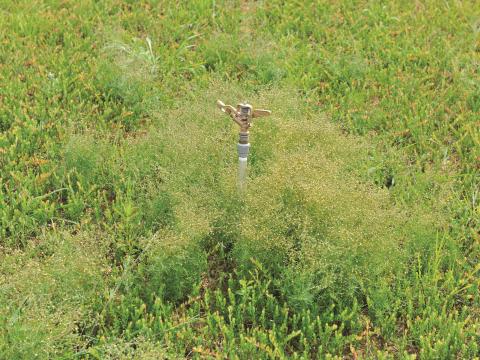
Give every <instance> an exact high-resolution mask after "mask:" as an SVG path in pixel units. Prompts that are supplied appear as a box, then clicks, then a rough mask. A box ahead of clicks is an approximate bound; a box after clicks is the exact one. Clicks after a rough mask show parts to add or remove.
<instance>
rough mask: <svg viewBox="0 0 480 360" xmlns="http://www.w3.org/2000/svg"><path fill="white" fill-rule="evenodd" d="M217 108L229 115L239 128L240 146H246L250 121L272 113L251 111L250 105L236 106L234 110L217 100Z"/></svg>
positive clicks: (259, 110)
mask: <svg viewBox="0 0 480 360" xmlns="http://www.w3.org/2000/svg"><path fill="white" fill-rule="evenodd" d="M217 106H218V107H219V108H220V110H222V111H223V112H225V113H227V114H228V115H230V117H231V118H232V119H233V121H235V122H236V123H237V124H238V126H240V139H239V141H238V142H239V143H240V144H248V129H249V128H250V127H251V126H252V119H253V118H259V117H263V116H268V115H270V114H271V113H272V112H271V111H270V110H263V109H253V106H252V105H250V104H246V103H245V104H238V105H237V108H236V109H235V108H234V107H233V106H232V105H225V104H224V103H223V102H222V101H220V100H217Z"/></svg>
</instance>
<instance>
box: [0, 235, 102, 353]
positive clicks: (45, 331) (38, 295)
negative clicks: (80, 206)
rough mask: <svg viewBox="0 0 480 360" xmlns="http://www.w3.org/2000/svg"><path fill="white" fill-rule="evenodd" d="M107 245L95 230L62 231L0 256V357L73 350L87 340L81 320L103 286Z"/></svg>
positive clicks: (85, 317)
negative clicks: (77, 233)
mask: <svg viewBox="0 0 480 360" xmlns="http://www.w3.org/2000/svg"><path fill="white" fill-rule="evenodd" d="M104 251H105V249H104V246H103V243H102V242H98V239H97V238H96V235H93V234H89V233H83V234H81V235H77V236H71V235H68V234H67V233H58V234H56V235H44V236H41V237H39V238H38V239H37V241H36V242H35V243H33V242H30V243H29V244H28V246H27V247H26V249H24V251H12V252H10V253H4V254H2V255H1V256H0V260H1V261H0V264H1V265H0V324H1V326H0V357H2V358H5V359H22V358H23V359H24V358H32V357H38V358H46V357H51V356H60V357H61V356H71V355H72V353H73V352H74V349H75V346H81V345H84V342H83V341H84V340H83V339H82V336H81V333H80V332H79V329H78V324H79V323H80V322H81V321H84V319H89V316H90V315H91V313H90V310H91V307H90V306H91V304H93V303H94V302H95V299H96V298H97V297H98V295H99V294H100V293H102V291H103V288H104V280H103V277H102V272H103V271H104V270H105V269H106V268H107V264H105V258H103V254H104ZM92 320H93V319H89V320H88V321H92Z"/></svg>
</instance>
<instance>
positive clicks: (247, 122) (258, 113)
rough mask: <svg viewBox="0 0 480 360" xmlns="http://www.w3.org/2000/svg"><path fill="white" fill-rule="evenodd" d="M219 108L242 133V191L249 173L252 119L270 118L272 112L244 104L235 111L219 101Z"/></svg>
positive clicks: (240, 186)
mask: <svg viewBox="0 0 480 360" xmlns="http://www.w3.org/2000/svg"><path fill="white" fill-rule="evenodd" d="M217 106H218V107H219V108H220V110H222V111H223V112H224V113H227V114H228V115H230V117H231V118H232V119H233V121H235V122H236V123H237V124H238V126H240V132H239V137H238V144H237V152H238V184H239V188H240V190H241V191H243V190H244V189H245V179H246V172H247V159H248V151H249V150H250V142H249V140H248V135H249V131H248V130H249V129H250V127H251V126H252V119H253V118H259V117H263V116H268V115H270V114H271V113H272V112H271V111H270V110H263V109H254V108H253V106H252V105H250V104H247V103H244V104H238V105H237V108H236V109H235V108H234V107H233V106H232V105H225V104H224V103H223V102H222V101H220V100H217Z"/></svg>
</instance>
